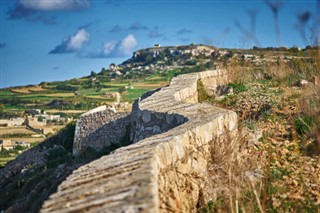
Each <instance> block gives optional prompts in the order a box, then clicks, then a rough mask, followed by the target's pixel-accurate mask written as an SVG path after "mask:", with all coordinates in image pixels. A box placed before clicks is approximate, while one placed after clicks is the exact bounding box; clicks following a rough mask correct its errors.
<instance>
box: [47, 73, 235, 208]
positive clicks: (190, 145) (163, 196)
mask: <svg viewBox="0 0 320 213" xmlns="http://www.w3.org/2000/svg"><path fill="white" fill-rule="evenodd" d="M198 79H201V80H202V81H203V83H204V85H206V86H208V85H211V84H214V85H218V84H220V83H221V84H224V83H225V81H226V79H227V78H226V76H225V74H224V72H223V71H222V70H214V71H206V72H201V73H194V74H188V75H181V76H178V77H176V78H174V79H173V80H172V82H171V84H170V86H168V87H165V88H162V89H161V90H159V91H157V92H150V93H148V94H146V95H144V96H142V97H141V98H140V99H138V100H137V101H136V102H135V104H134V105H133V111H132V114H131V139H132V140H133V141H134V142H135V143H134V144H132V145H130V146H127V147H123V148H120V149H117V150H116V151H115V152H114V153H112V154H110V155H107V156H104V157H102V158H100V159H98V160H96V161H93V162H91V163H89V164H87V165H85V166H82V167H80V168H79V169H77V170H76V171H74V172H73V174H72V175H70V176H69V177H68V178H67V180H66V181H64V182H63V183H62V184H61V185H60V186H59V188H58V192H56V193H55V194H53V195H52V196H51V197H50V199H49V200H48V201H46V202H45V203H44V205H43V207H42V210H41V212H152V213H153V212H195V211H196V205H197V204H198V203H202V204H203V203H205V202H207V201H208V198H209V197H210V196H211V193H212V186H211V185H210V182H208V179H209V176H208V164H210V163H211V160H212V156H211V152H210V143H215V141H216V140H217V139H218V138H226V137H224V136H225V134H234V133H236V131H237V115H236V113H235V112H233V111H229V110H225V109H221V108H217V107H213V106H211V105H209V104H199V103H197V100H198V97H197V81H198ZM146 112H147V116H146V114H144V113H146ZM150 118H151V119H150ZM159 133H161V134H159Z"/></svg>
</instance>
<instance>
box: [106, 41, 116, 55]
mask: <svg viewBox="0 0 320 213" xmlns="http://www.w3.org/2000/svg"><path fill="white" fill-rule="evenodd" d="M116 45H117V42H115V41H110V42H105V43H104V44H103V54H104V55H106V56H107V55H109V54H111V53H112V51H113V50H114V48H115V47H116Z"/></svg>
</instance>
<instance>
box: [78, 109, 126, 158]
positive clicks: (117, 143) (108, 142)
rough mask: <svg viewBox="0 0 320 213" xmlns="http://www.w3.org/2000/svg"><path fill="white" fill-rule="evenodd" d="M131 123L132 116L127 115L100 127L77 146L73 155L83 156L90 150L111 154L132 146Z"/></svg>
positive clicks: (82, 139)
mask: <svg viewBox="0 0 320 213" xmlns="http://www.w3.org/2000/svg"><path fill="white" fill-rule="evenodd" d="M130 122H131V115H127V116H125V117H121V118H118V119H117V120H114V121H111V122H108V123H106V124H104V125H102V126H100V127H98V128H97V129H96V130H94V131H93V132H90V133H89V134H88V135H86V136H85V137H83V138H81V141H78V142H77V144H75V145H76V146H77V148H76V150H77V151H76V152H75V148H74V151H73V154H74V155H81V154H82V153H85V152H87V151H89V152H90V150H92V151H94V152H101V153H105V154H109V153H110V152H111V151H114V150H115V149H117V148H120V147H122V146H127V145H130V144H131V141H130Z"/></svg>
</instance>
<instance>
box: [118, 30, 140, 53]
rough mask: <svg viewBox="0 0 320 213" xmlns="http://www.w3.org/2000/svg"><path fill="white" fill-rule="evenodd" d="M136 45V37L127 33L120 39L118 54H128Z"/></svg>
mask: <svg viewBox="0 0 320 213" xmlns="http://www.w3.org/2000/svg"><path fill="white" fill-rule="evenodd" d="M137 45H138V41H137V39H136V38H135V37H134V35H132V34H129V35H128V36H127V37H125V38H124V39H122V41H121V43H120V45H119V48H118V54H119V55H123V56H128V55H130V54H132V51H133V49H134V48H135V47H136V46H137Z"/></svg>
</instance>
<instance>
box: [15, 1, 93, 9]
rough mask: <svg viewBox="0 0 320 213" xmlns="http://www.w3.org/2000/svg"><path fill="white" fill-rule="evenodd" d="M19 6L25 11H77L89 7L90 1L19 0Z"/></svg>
mask: <svg viewBox="0 0 320 213" xmlns="http://www.w3.org/2000/svg"><path fill="white" fill-rule="evenodd" d="M19 4H20V5H21V6H23V7H24V8H26V9H32V10H40V11H54V10H77V9H84V8H88V7H89V6H90V0H20V1H19Z"/></svg>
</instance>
